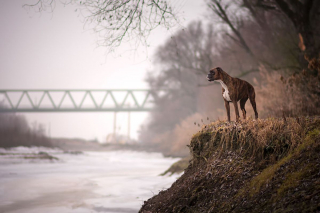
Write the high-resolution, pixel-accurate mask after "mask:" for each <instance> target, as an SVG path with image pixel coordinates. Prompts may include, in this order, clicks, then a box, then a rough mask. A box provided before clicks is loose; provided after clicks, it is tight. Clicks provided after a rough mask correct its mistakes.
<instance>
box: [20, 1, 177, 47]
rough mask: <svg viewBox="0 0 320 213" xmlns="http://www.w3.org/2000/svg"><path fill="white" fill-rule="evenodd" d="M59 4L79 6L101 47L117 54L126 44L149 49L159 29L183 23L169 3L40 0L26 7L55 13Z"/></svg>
mask: <svg viewBox="0 0 320 213" xmlns="http://www.w3.org/2000/svg"><path fill="white" fill-rule="evenodd" d="M57 3H62V4H64V5H68V4H72V5H76V6H77V8H78V9H79V11H80V14H81V15H82V16H83V18H84V22H85V24H86V25H89V27H91V28H93V29H94V31H95V32H96V33H98V35H99V37H100V39H99V40H98V45H100V46H105V47H107V48H108V49H109V50H110V51H113V50H114V49H115V48H116V47H118V46H119V45H120V44H121V43H122V42H123V41H132V40H135V41H136V45H137V46H138V45H140V44H142V45H144V46H147V45H148V44H147V38H148V36H149V34H150V32H151V31H152V30H154V29H155V28H157V27H158V26H160V25H161V26H163V27H165V28H167V29H169V28H171V27H173V26H174V25H176V24H177V23H179V20H178V18H177V15H176V13H175V10H174V8H172V7H171V6H170V4H169V3H168V1H166V0H104V1H103V0H37V2H35V3H34V4H25V5H24V7H25V8H27V9H33V10H35V11H37V12H43V11H49V12H52V11H53V10H54V8H55V6H56V4H57Z"/></svg>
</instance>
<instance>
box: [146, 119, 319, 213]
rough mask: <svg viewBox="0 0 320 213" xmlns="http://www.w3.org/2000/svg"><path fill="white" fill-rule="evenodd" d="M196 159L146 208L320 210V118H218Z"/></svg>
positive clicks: (195, 144) (204, 134)
mask: <svg viewBox="0 0 320 213" xmlns="http://www.w3.org/2000/svg"><path fill="white" fill-rule="evenodd" d="M189 148H190V152H191V156H192V159H191V161H190V164H189V166H188V168H187V169H186V170H185V172H184V174H183V175H182V176H181V177H180V178H179V179H178V180H177V181H176V182H175V183H173V184H172V186H171V188H169V189H167V190H165V191H161V192H160V193H159V194H158V195H156V196H154V197H152V198H150V199H149V200H148V201H145V203H144V205H143V206H142V208H141V210H140V212H142V213H146V212H161V213H164V212H170V213H171V212H320V118H319V117H312V118H310V117H309V118H294V119H293V118H287V119H285V120H284V119H267V120H258V121H253V120H248V121H245V122H242V123H238V124H235V123H231V124H229V123H224V122H216V123H212V124H210V125H207V126H204V127H203V129H202V130H201V131H200V132H199V133H197V134H195V135H194V136H193V137H192V139H191V142H190V147H189Z"/></svg>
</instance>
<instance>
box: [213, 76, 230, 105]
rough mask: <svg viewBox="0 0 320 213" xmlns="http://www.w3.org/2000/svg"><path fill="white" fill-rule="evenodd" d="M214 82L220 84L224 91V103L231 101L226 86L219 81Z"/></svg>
mask: <svg viewBox="0 0 320 213" xmlns="http://www.w3.org/2000/svg"><path fill="white" fill-rule="evenodd" d="M216 81H217V82H219V83H220V84H221V86H222V87H223V89H224V93H223V95H222V96H223V98H224V99H226V101H231V98H230V96H229V90H228V87H227V85H226V84H225V83H224V82H223V81H221V80H216Z"/></svg>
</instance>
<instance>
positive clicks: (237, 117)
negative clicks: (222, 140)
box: [232, 101, 240, 122]
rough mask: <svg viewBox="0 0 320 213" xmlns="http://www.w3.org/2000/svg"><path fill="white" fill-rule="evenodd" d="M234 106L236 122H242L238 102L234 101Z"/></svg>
mask: <svg viewBox="0 0 320 213" xmlns="http://www.w3.org/2000/svg"><path fill="white" fill-rule="evenodd" d="M232 103H233V105H234V109H235V111H236V121H237V122H239V121H240V115H239V109H238V102H237V101H232Z"/></svg>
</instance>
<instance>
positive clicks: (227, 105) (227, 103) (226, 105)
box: [224, 100, 230, 122]
mask: <svg viewBox="0 0 320 213" xmlns="http://www.w3.org/2000/svg"><path fill="white" fill-rule="evenodd" d="M224 106H225V107H226V110H227V116H228V121H229V122H230V104H229V102H228V101H226V100H224Z"/></svg>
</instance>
